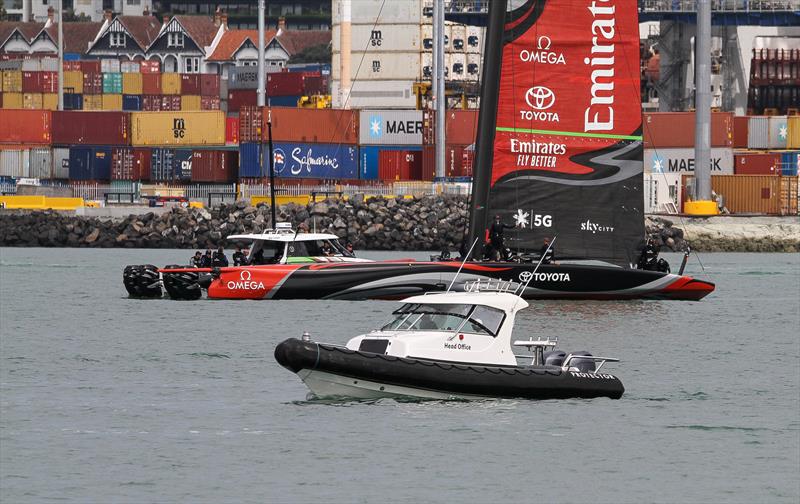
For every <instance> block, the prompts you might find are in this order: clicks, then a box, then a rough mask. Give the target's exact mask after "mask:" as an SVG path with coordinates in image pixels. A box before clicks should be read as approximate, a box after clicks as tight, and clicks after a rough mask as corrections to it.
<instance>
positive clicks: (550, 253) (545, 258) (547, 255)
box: [539, 237, 556, 264]
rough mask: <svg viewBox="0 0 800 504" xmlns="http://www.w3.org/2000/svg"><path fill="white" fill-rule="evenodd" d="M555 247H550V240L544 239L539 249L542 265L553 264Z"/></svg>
mask: <svg viewBox="0 0 800 504" xmlns="http://www.w3.org/2000/svg"><path fill="white" fill-rule="evenodd" d="M554 248H555V247H553V246H551V245H550V238H547V237H545V238H544V244H543V245H542V248H541V249H539V255H540V256H541V257H542V264H555V261H556V254H555V250H554Z"/></svg>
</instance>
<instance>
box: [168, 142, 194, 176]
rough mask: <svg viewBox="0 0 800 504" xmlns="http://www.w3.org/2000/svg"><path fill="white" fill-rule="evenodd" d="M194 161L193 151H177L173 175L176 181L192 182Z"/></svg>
mask: <svg viewBox="0 0 800 504" xmlns="http://www.w3.org/2000/svg"><path fill="white" fill-rule="evenodd" d="M192 161H193V159H192V150H191V149H175V155H174V157H173V158H172V175H173V177H175V180H177V181H180V182H189V181H190V180H192Z"/></svg>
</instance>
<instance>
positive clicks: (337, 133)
mask: <svg viewBox="0 0 800 504" xmlns="http://www.w3.org/2000/svg"><path fill="white" fill-rule="evenodd" d="M228 110H229V111H230V108H229V109H228ZM267 112H269V113H270V114H271V117H272V138H273V140H274V141H275V142H300V143H339V144H357V143H358V110H333V109H301V108H290V107H273V108H271V109H270V108H265V110H264V112H263V114H267ZM261 135H262V140H264V141H267V128H266V125H264V127H263V128H262V129H261Z"/></svg>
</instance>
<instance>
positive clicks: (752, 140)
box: [747, 116, 789, 149]
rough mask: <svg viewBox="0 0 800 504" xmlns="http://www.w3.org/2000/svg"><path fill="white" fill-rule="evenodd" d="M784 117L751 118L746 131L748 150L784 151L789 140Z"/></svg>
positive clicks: (786, 122)
mask: <svg viewBox="0 0 800 504" xmlns="http://www.w3.org/2000/svg"><path fill="white" fill-rule="evenodd" d="M787 119H788V118H787V117H786V116H752V117H750V121H749V123H748V129H747V147H748V148H750V149H785V148H786V146H787V140H788V138H789V128H788V120H787Z"/></svg>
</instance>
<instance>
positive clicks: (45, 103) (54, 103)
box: [42, 93, 58, 110]
mask: <svg viewBox="0 0 800 504" xmlns="http://www.w3.org/2000/svg"><path fill="white" fill-rule="evenodd" d="M42 108H43V109H44V110H58V94H56V93H42Z"/></svg>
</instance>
